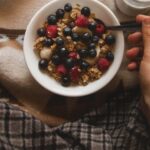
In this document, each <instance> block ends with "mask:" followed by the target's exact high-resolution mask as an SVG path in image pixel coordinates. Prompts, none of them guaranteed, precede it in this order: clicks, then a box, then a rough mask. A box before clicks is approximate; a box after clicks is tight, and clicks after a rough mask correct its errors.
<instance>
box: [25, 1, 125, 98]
mask: <svg viewBox="0 0 150 150" xmlns="http://www.w3.org/2000/svg"><path fill="white" fill-rule="evenodd" d="M56 1H60V0H51V1H50V2H49V3H47V4H46V5H44V6H43V7H42V8H40V9H39V10H38V11H37V12H36V13H35V15H34V16H33V17H32V19H31V20H30V22H29V24H28V26H27V29H26V33H27V31H28V30H29V28H30V26H31V24H32V22H33V21H34V20H35V19H36V18H37V16H38V15H40V13H41V12H43V11H44V9H46V8H47V7H49V6H50V5H51V4H52V3H54V2H56ZM92 1H94V2H96V3H98V4H99V5H101V6H102V7H103V8H104V9H106V11H108V12H109V13H110V14H111V16H113V20H114V21H115V23H116V24H118V25H119V24H120V23H119V20H118V19H117V17H116V16H115V14H114V13H113V12H112V11H111V10H110V9H109V8H108V7H107V6H106V5H105V4H103V3H102V2H100V1H98V0H92ZM26 33H25V37H24V43H23V51H24V57H25V61H26V64H27V67H28V69H29V71H30V73H31V75H32V77H33V78H34V79H35V80H36V81H37V82H38V83H39V84H40V85H41V86H42V87H43V88H45V89H47V90H48V91H50V92H52V93H55V94H58V95H61V96H66V97H81V96H87V95H90V94H93V93H95V92H97V91H98V90H100V89H102V88H104V87H105V86H106V85H107V84H108V83H109V82H110V81H111V80H112V79H113V78H114V77H115V75H116V74H117V72H118V70H119V68H120V66H121V63H122V60H123V54H124V44H125V43H124V37H123V32H122V33H121V36H122V39H123V42H122V44H123V45H122V47H123V52H122V55H121V58H120V60H121V61H120V62H119V63H118V66H117V68H116V69H115V71H114V72H113V73H112V75H111V77H110V78H109V80H106V82H105V83H104V84H103V85H101V86H99V88H96V89H94V88H93V90H92V91H90V92H79V93H74V94H72V93H69V92H68V93H66V92H64V91H61V92H60V91H57V90H53V89H50V88H49V87H48V86H46V85H45V84H43V82H42V80H40V79H39V78H38V77H37V75H36V74H35V72H34V71H33V69H32V67H31V66H30V64H29V62H28V58H27V51H26V50H25V49H26V38H27V34H26ZM60 86H61V85H60ZM83 87H85V86H83Z"/></svg>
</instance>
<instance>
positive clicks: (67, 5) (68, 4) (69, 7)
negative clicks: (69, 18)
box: [64, 3, 72, 12]
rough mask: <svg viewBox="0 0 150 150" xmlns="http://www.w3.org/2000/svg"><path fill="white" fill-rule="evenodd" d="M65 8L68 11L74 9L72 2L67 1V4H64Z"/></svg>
mask: <svg viewBox="0 0 150 150" xmlns="http://www.w3.org/2000/svg"><path fill="white" fill-rule="evenodd" d="M64 10H65V11H67V12H70V11H71V10H72V5H71V4H70V3H67V4H66V5H65V6H64Z"/></svg>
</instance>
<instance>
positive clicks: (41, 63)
mask: <svg viewBox="0 0 150 150" xmlns="http://www.w3.org/2000/svg"><path fill="white" fill-rule="evenodd" d="M47 66H48V60H46V59H41V60H40V61H39V68H40V69H41V70H43V69H46V68H47Z"/></svg>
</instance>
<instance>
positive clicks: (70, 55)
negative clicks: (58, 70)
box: [69, 52, 79, 59]
mask: <svg viewBox="0 0 150 150" xmlns="http://www.w3.org/2000/svg"><path fill="white" fill-rule="evenodd" d="M78 57H79V55H78V54H77V53H76V52H71V53H69V58H72V59H78Z"/></svg>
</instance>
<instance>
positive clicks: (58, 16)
mask: <svg viewBox="0 0 150 150" xmlns="http://www.w3.org/2000/svg"><path fill="white" fill-rule="evenodd" d="M64 14H65V11H64V10H63V9H57V11H56V17H57V18H58V19H62V18H63V17H64Z"/></svg>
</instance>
